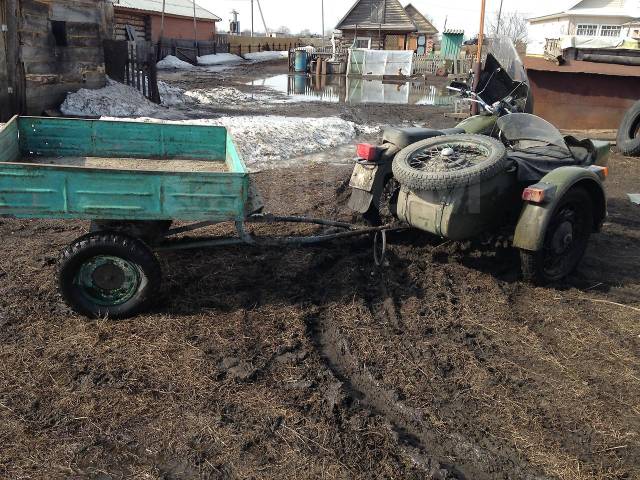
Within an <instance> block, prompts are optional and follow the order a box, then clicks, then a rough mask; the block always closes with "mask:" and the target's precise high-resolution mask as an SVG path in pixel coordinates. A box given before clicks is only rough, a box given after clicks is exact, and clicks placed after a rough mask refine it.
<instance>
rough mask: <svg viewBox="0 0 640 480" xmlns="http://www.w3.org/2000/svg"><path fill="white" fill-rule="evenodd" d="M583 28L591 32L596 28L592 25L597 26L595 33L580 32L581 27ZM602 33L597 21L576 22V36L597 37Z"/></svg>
mask: <svg viewBox="0 0 640 480" xmlns="http://www.w3.org/2000/svg"><path fill="white" fill-rule="evenodd" d="M581 27H582V28H583V29H584V30H586V31H587V32H591V31H593V30H594V29H593V28H592V27H595V31H594V33H582V34H581V33H580V28H581ZM599 33H600V25H598V24H597V23H578V24H576V37H597V36H598V34H599Z"/></svg>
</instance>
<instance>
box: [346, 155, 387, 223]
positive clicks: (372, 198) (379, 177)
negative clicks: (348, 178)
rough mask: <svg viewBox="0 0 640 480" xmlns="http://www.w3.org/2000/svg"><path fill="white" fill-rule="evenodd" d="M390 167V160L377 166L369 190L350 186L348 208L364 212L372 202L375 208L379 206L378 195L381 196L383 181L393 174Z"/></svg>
mask: <svg viewBox="0 0 640 480" xmlns="http://www.w3.org/2000/svg"><path fill="white" fill-rule="evenodd" d="M391 168H392V162H390V161H389V162H387V163H384V164H382V165H379V166H378V168H377V170H376V173H375V177H374V178H373V183H372V185H371V189H370V191H366V190H361V189H359V188H352V189H351V198H350V199H349V208H350V209H351V210H353V211H354V212H358V213H366V212H367V210H369V207H371V205H372V204H373V205H375V206H376V208H378V207H380V197H381V196H382V192H383V190H384V185H385V182H386V180H387V179H388V178H389V176H390V175H393V173H392V169H391Z"/></svg>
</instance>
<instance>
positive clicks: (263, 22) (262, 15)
mask: <svg viewBox="0 0 640 480" xmlns="http://www.w3.org/2000/svg"><path fill="white" fill-rule="evenodd" d="M256 2H258V11H259V12H260V18H262V25H264V31H265V32H266V34H267V37H268V36H269V29H268V28H267V22H265V21H264V14H263V13H262V6H261V5H260V0H256Z"/></svg>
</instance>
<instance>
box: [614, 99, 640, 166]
mask: <svg viewBox="0 0 640 480" xmlns="http://www.w3.org/2000/svg"><path fill="white" fill-rule="evenodd" d="M617 142H618V150H620V152H622V153H623V154H624V155H627V156H629V157H638V156H640V102H636V103H635V104H634V105H633V106H632V107H631V108H630V109H629V111H628V112H627V113H626V115H625V116H624V118H623V119H622V123H621V124H620V128H619V129H618V138H617Z"/></svg>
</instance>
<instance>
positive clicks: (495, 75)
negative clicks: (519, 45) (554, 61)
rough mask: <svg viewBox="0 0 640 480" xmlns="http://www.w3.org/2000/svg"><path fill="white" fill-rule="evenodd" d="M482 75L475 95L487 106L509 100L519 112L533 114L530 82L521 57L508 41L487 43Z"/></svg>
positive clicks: (490, 41)
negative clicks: (514, 101)
mask: <svg viewBox="0 0 640 480" xmlns="http://www.w3.org/2000/svg"><path fill="white" fill-rule="evenodd" d="M483 53H484V54H485V57H484V61H483V66H484V68H483V69H482V72H481V73H480V79H479V81H478V85H477V88H476V92H477V93H478V94H479V95H480V96H481V97H482V99H483V100H484V101H485V102H487V103H488V104H490V105H491V104H493V103H495V102H498V101H502V100H503V99H506V98H509V97H512V98H513V99H514V100H517V105H518V107H519V108H518V111H521V112H525V111H526V112H530V113H533V103H532V101H533V100H532V96H531V92H530V88H529V79H528V77H527V72H526V70H525V68H524V64H523V63H522V60H520V55H519V54H518V52H517V51H516V48H515V46H514V45H513V42H512V41H511V39H510V38H508V37H493V38H488V39H487V41H486V48H484V49H483Z"/></svg>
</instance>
